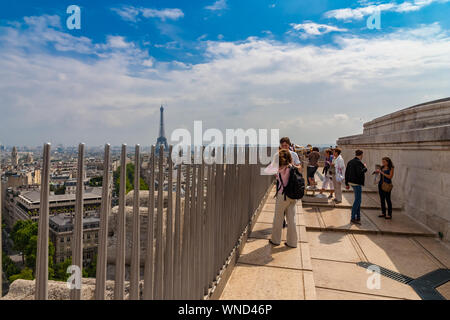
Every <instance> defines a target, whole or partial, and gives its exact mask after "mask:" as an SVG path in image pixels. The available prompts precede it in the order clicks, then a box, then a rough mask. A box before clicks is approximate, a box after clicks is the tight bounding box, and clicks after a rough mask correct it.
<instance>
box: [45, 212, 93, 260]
mask: <svg viewBox="0 0 450 320" xmlns="http://www.w3.org/2000/svg"><path fill="white" fill-rule="evenodd" d="M49 223H50V228H49V236H50V240H51V241H52V242H53V244H54V245H55V261H54V262H55V263H59V262H64V260H66V259H68V258H71V257H72V235H73V226H74V224H73V218H72V217H71V216H67V215H64V214H58V215H55V216H53V217H50V219H49ZM99 229H100V218H99V217H98V216H88V217H85V218H83V264H84V265H86V264H89V263H91V262H93V261H94V258H95V255H96V254H97V248H98V232H99Z"/></svg>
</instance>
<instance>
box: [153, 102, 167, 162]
mask: <svg viewBox="0 0 450 320" xmlns="http://www.w3.org/2000/svg"><path fill="white" fill-rule="evenodd" d="M159 111H160V119H159V137H158V139H157V140H156V154H159V149H160V147H161V146H164V151H165V152H167V151H169V145H168V144H167V139H166V133H165V130H164V107H163V106H162V105H161V108H160V109H159Z"/></svg>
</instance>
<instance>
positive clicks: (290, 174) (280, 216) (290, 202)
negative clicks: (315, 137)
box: [269, 149, 305, 248]
mask: <svg viewBox="0 0 450 320" xmlns="http://www.w3.org/2000/svg"><path fill="white" fill-rule="evenodd" d="M278 161H279V165H278V172H277V193H276V195H275V197H276V203H275V216H274V219H273V229H272V238H271V240H269V241H270V243H271V244H273V245H275V246H278V245H280V243H281V232H282V230H283V220H284V215H285V212H286V218H287V240H286V246H288V247H291V248H296V247H297V242H298V235H297V224H296V222H295V219H296V210H295V206H296V203H297V200H298V199H301V198H302V197H303V195H304V192H305V180H304V179H303V176H302V175H301V173H300V172H299V171H298V169H297V168H296V167H294V166H293V165H292V155H291V153H290V152H289V150H284V149H282V150H280V151H279V153H278Z"/></svg>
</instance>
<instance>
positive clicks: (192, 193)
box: [35, 144, 273, 300]
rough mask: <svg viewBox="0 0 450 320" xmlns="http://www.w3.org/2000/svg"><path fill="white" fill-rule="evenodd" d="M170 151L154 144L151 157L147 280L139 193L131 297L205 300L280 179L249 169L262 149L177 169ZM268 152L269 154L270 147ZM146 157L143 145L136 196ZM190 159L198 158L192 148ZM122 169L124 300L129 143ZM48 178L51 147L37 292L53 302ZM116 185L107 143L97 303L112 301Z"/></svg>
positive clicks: (119, 284)
mask: <svg viewBox="0 0 450 320" xmlns="http://www.w3.org/2000/svg"><path fill="white" fill-rule="evenodd" d="M84 147H85V146H84V144H80V145H79V149H78V151H79V152H78V174H77V177H78V178H77V179H78V181H77V185H78V186H80V185H82V184H83V172H84ZM163 151H164V150H163V148H162V147H161V149H160V150H159V153H155V147H154V146H153V147H152V148H151V155H150V157H149V159H150V160H149V168H148V170H149V174H148V177H149V178H148V181H147V182H148V186H149V197H148V228H147V243H146V244H147V245H146V256H145V263H144V276H143V279H140V265H141V263H140V259H141V257H140V252H141V250H140V237H141V235H140V232H141V226H140V219H139V212H140V210H139V203H140V202H139V201H140V199H139V196H140V195H139V192H134V199H133V200H134V201H133V218H132V224H133V225H132V239H133V241H132V248H131V265H130V287H129V299H146V300H152V299H155V300H160V299H204V298H205V297H207V296H208V295H209V294H210V292H211V289H212V288H213V287H214V286H215V285H216V283H217V281H218V279H219V277H220V274H221V272H223V270H224V266H225V265H226V262H227V260H228V259H229V257H230V254H231V253H232V252H233V250H234V249H235V248H236V246H237V245H238V242H239V239H240V237H241V235H242V234H243V233H244V231H245V229H246V228H247V226H248V225H249V223H250V221H251V219H252V217H253V215H254V213H255V212H256V210H257V209H258V207H259V206H260V204H261V201H262V200H263V198H264V196H265V195H266V194H267V192H268V190H269V187H270V185H271V184H272V181H273V177H271V176H265V175H261V172H260V169H261V166H260V165H258V164H250V162H249V158H250V157H251V156H255V155H254V154H253V153H256V156H257V155H258V152H261V151H260V150H259V149H257V148H249V147H243V148H239V147H233V148H232V150H231V153H230V149H227V150H225V149H224V148H223V147H222V148H215V149H214V150H212V151H211V150H209V152H210V153H209V154H212V155H223V156H224V158H225V159H228V161H225V164H219V163H213V164H208V163H206V162H205V161H201V164H196V162H194V163H191V164H189V163H183V164H176V170H175V169H174V164H173V161H172V158H171V154H172V147H170V150H169V152H168V153H164V152H163ZM196 151H197V152H195V154H197V155H198V154H200V155H202V154H203V152H204V151H205V150H204V148H202V149H201V150H196ZM198 151H199V152H198ZM264 151H266V152H267V150H266V149H264ZM239 152H240V154H241V155H242V152H243V153H244V155H245V161H244V162H243V163H242V164H238V163H237V162H238V161H237V155H238V154H239ZM266 155H267V154H266ZM140 158H141V155H140V147H139V145H137V146H136V147H135V153H134V159H135V162H134V163H135V173H134V177H135V179H134V190H139V186H140V179H139V178H140V176H141V174H140V170H141V165H140V164H141V163H140ZM184 158H185V159H188V158H191V152H190V150H188V151H187V152H186V153H185V154H184ZM230 159H232V160H233V161H229V160H230ZM230 162H233V163H230ZM120 163H121V170H120V189H119V208H118V219H117V243H116V252H115V284H114V298H115V299H117V300H122V299H124V298H125V256H126V255H125V254H126V215H125V206H126V170H125V168H126V163H127V146H126V145H122V152H121V159H120ZM174 171H175V174H176V179H175V180H176V181H175V182H174V181H173V180H174V179H173V177H174ZM49 174H50V144H45V145H44V153H43V170H42V185H41V204H40V205H41V207H40V216H39V234H38V251H37V261H36V291H35V298H36V299H41V300H42V299H48V241H49V240H48V233H49V204H48V197H49ZM111 184H112V173H111V156H110V146H109V145H106V146H105V154H104V173H103V186H102V188H103V190H102V206H101V213H100V231H99V243H98V255H97V270H96V272H97V273H96V290H95V299H98V300H103V299H105V290H106V270H107V240H108V239H107V238H108V217H109V215H110V210H111V197H112V196H111V190H112V188H111ZM182 184H183V186H184V188H183V189H184V190H182ZM165 185H166V186H167V190H165ZM83 190H84V188H77V192H76V207H75V219H74V220H75V225H74V231H73V241H72V263H73V264H74V265H75V266H78V267H79V268H80V269H81V268H82V265H83V261H82V259H83V255H82V252H83V242H82V241H83V229H82V228H83ZM165 191H166V192H167V199H165V196H164V193H165ZM155 197H156V199H155ZM155 200H156V201H155ZM165 200H167V201H166V202H167V208H166V210H164V203H165ZM142 280H143V288H142V290H141V289H140V288H141V286H140V283H141V282H142ZM80 285H81V284H80ZM70 298H71V299H74V300H78V299H80V298H81V287H78V288H75V289H71V293H70Z"/></svg>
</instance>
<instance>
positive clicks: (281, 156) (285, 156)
mask: <svg viewBox="0 0 450 320" xmlns="http://www.w3.org/2000/svg"><path fill="white" fill-rule="evenodd" d="M291 162H292V155H291V152H290V151H288V150H284V149H283V150H280V152H279V153H278V166H279V167H283V166H287V165H288V164H290V163H291Z"/></svg>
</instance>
